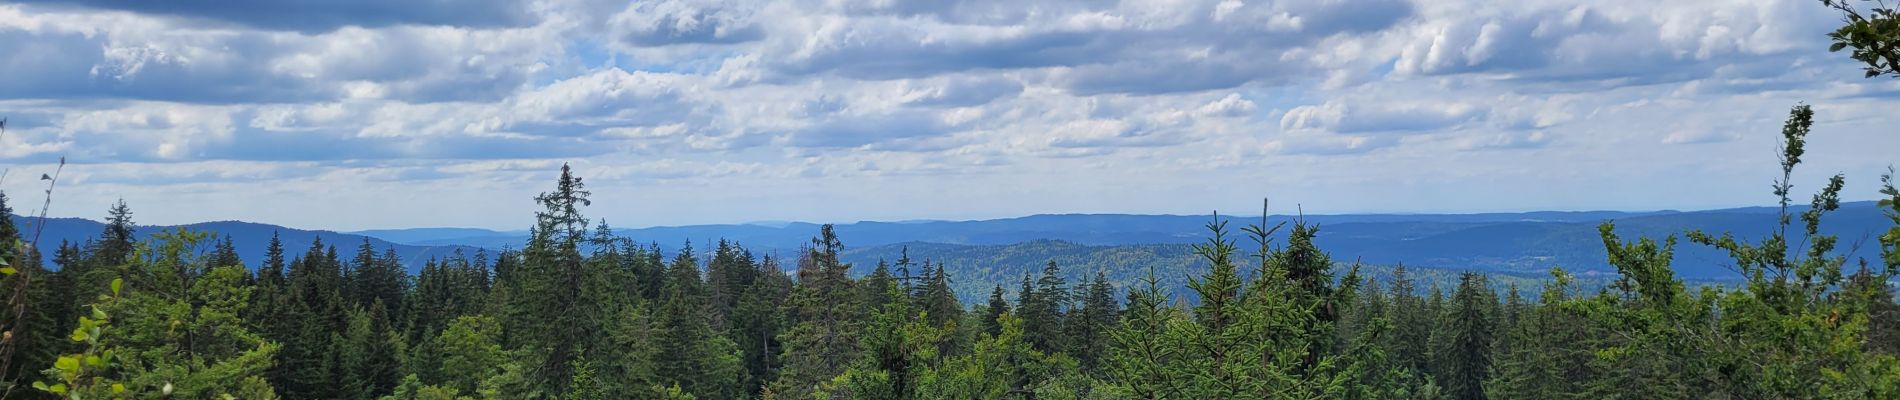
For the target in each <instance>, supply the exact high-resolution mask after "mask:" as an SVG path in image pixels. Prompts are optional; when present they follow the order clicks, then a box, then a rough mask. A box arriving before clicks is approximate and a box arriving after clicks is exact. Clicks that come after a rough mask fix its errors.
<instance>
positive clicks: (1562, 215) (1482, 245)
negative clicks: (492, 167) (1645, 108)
mask: <svg viewBox="0 0 1900 400" xmlns="http://www.w3.org/2000/svg"><path fill="white" fill-rule="evenodd" d="M1775 211H1776V209H1775V208H1772V207H1747V208H1734V209H1721V210H1704V211H1652V212H1621V211H1581V212H1552V211H1543V212H1524V213H1485V214H1346V215H1308V216H1305V217H1304V218H1305V220H1306V221H1307V222H1308V223H1312V224H1318V225H1319V226H1320V234H1319V238H1318V242H1319V245H1320V246H1321V247H1322V248H1324V249H1326V250H1327V251H1328V252H1329V253H1331V254H1333V255H1334V257H1335V258H1338V259H1340V260H1341V261H1353V260H1358V261H1361V262H1364V263H1367V264H1377V265H1390V264H1396V263H1405V264H1407V265H1414V266H1419V267H1431V268H1450V269H1472V270H1483V271H1494V272H1503V273H1517V274H1536V273H1540V272H1541V271H1544V270H1546V269H1548V268H1550V267H1553V266H1562V267H1565V268H1567V269H1570V270H1573V271H1578V272H1580V273H1591V272H1593V271H1594V272H1596V273H1607V272H1610V271H1611V269H1610V267H1609V265H1607V263H1606V262H1605V261H1604V258H1605V256H1604V252H1603V243H1602V240H1601V239H1600V238H1598V236H1597V225H1598V224H1600V223H1601V222H1603V221H1605V220H1614V221H1615V222H1616V223H1617V226H1618V231H1619V232H1620V233H1621V235H1622V236H1623V237H1624V238H1625V239H1634V238H1637V237H1641V236H1648V237H1654V238H1661V237H1664V236H1667V235H1671V234H1675V235H1678V236H1680V235H1681V234H1682V233H1684V232H1687V231H1689V230H1691V229H1703V230H1707V231H1711V232H1725V231H1726V232H1734V233H1735V234H1736V235H1737V236H1738V237H1740V238H1743V239H1748V240H1754V239H1760V238H1763V237H1766V236H1767V235H1768V234H1770V233H1771V231H1770V230H1771V229H1773V226H1774V225H1773V224H1774V220H1775ZM1797 211H1798V210H1797ZM15 218H16V221H17V222H19V223H20V224H21V226H28V224H29V223H31V222H32V221H30V220H31V219H29V218H20V217H17V216H16V217H15ZM1221 218H1222V219H1227V220H1230V221H1232V223H1233V225H1234V226H1233V227H1234V228H1236V229H1237V228H1238V227H1239V225H1243V224H1249V223H1255V222H1257V221H1259V218H1260V217H1258V216H1234V217H1229V216H1222V217H1221ZM1293 218H1295V217H1291V216H1285V215H1274V216H1271V217H1269V219H1268V221H1269V222H1270V223H1279V222H1283V221H1289V220H1291V219H1293ZM1210 220H1212V217H1211V216H1207V215H1132V214H1049V215H1032V216H1026V217H1018V218H1004V219H992V220H977V221H905V222H869V221H867V222H857V223H849V224H839V225H837V231H838V234H839V235H840V237H842V238H843V240H844V243H845V245H846V247H847V248H848V250H849V251H850V254H849V256H850V257H849V259H850V260H853V261H858V262H859V263H860V264H864V265H860V266H859V267H860V269H866V268H868V267H869V265H868V264H869V263H874V262H875V261H876V260H877V259H880V258H882V259H891V260H894V259H896V258H897V255H898V252H899V251H900V250H902V249H903V248H904V247H906V246H908V247H910V248H911V249H912V250H913V257H915V256H917V255H918V254H917V252H918V251H920V250H925V249H928V252H929V253H931V254H932V255H935V256H938V257H940V258H939V259H938V260H939V261H948V262H951V264H952V265H953V267H954V268H955V269H966V268H981V269H983V271H984V272H982V273H979V274H978V275H985V276H989V275H994V276H999V277H1000V276H1003V275H1006V274H1005V273H1007V274H1017V273H1018V272H1020V271H1028V270H1032V269H1035V268H1040V266H1041V264H1042V263H1043V262H1045V261H1047V260H1049V259H1057V258H1062V259H1069V260H1077V261H1079V260H1085V259H1086V260H1096V261H1099V262H1101V263H1106V265H1109V266H1114V267H1117V268H1121V267H1132V264H1126V263H1125V262H1122V261H1115V262H1110V261H1113V260H1125V261H1136V260H1141V259H1143V257H1141V256H1138V255H1140V254H1144V253H1143V252H1144V251H1145V252H1147V253H1152V254H1157V255H1160V256H1161V257H1160V259H1168V260H1183V259H1185V258H1183V257H1180V255H1182V254H1185V253H1183V251H1184V250H1183V249H1185V248H1186V246H1187V245H1188V244H1191V243H1196V242H1200V241H1202V240H1205V239H1206V237H1207V230H1206V229H1205V228H1204V227H1203V225H1204V224H1206V223H1207V222H1208V221H1210ZM1888 224H1889V222H1888V221H1887V219H1886V218H1884V217H1882V216H1881V215H1880V210H1879V209H1878V208H1877V207H1876V206H1875V204H1874V203H1873V202H1850V203H1844V204H1842V207H1841V210H1840V211H1839V212H1836V213H1833V214H1830V215H1829V216H1828V217H1827V218H1826V219H1825V220H1823V223H1822V231H1823V232H1824V233H1827V234H1833V235H1837V236H1839V237H1840V238H1841V248H1842V251H1843V252H1844V253H1845V254H1847V255H1848V256H1849V259H1850V262H1853V261H1855V260H1857V259H1859V258H1868V259H1873V258H1875V257H1876V256H1877V253H1878V251H1879V249H1878V246H1876V245H1875V244H1873V242H1872V238H1873V237H1875V236H1876V235H1877V234H1878V232H1879V231H1881V230H1883V229H1885V228H1886V227H1887V225H1888ZM186 226H187V227H189V228H192V229H200V230H211V231H215V232H218V233H219V234H220V235H230V236H231V237H232V238H233V240H234V242H235V243H236V245H237V247H238V251H239V254H240V256H242V257H243V258H244V260H245V261H246V262H247V263H252V264H255V263H256V262H257V261H259V260H261V259H262V257H263V253H264V246H265V243H267V242H268V240H269V238H270V235H271V233H272V232H280V233H281V234H282V235H283V240H284V243H285V247H286V248H287V249H288V251H289V252H290V253H292V254H300V253H301V252H302V251H303V250H304V249H306V248H308V246H309V244H310V241H311V240H312V239H315V238H317V237H322V238H323V240H324V242H325V243H326V244H331V245H335V246H337V247H338V249H339V251H342V252H344V253H346V254H347V253H349V252H352V251H354V249H355V248H356V246H358V245H359V244H361V242H362V241H363V240H365V238H367V239H368V240H369V241H370V243H371V245H372V246H374V247H375V248H377V249H378V250H379V251H380V250H381V249H383V248H394V249H395V250H396V252H397V254H399V255H401V256H402V257H403V260H404V261H405V263H406V264H408V265H409V266H410V267H411V269H412V270H413V269H415V268H419V266H420V265H421V263H422V262H423V261H425V260H427V259H429V258H431V257H443V256H446V255H448V254H450V253H452V252H454V251H456V250H461V251H464V252H471V253H472V252H473V251H475V249H478V248H483V249H489V250H491V251H493V250H498V249H503V248H519V247H520V246H521V245H522V244H523V243H525V242H526V240H527V236H526V233H525V232H521V231H512V232H511V231H494V230H487V229H474V228H415V229H392V230H375V231H360V232H331V231H320V230H302V229H293V228H286V227H281V226H276V225H268V224H258V223H249V222H237V221H219V222H206V223H198V224H191V225H186ZM818 227H819V225H818V224H813V223H805V222H779V223H771V224H726V225H693V226H670V227H650V228H638V229H622V230H619V231H617V233H618V234H621V235H625V236H630V237H633V238H634V239H636V240H638V241H640V242H643V243H657V244H659V245H660V247H661V248H662V249H664V250H666V251H672V249H675V248H678V247H679V246H680V245H681V244H683V243H686V242H687V241H688V240H690V241H692V242H694V243H698V244H701V246H699V247H698V248H699V249H702V250H703V249H707V248H708V246H705V244H706V243H709V242H711V241H715V240H719V239H722V238H723V239H726V240H731V241H734V242H737V243H740V244H742V245H744V246H746V247H747V248H750V249H752V250H753V251H754V253H755V254H773V253H778V254H781V255H786V256H789V255H792V254H796V251H797V249H798V248H799V247H800V246H802V245H804V244H806V243H808V242H809V241H810V239H811V237H812V236H813V235H815V234H816V233H817V232H818ZM169 228H171V227H146V228H141V229H140V234H141V235H149V234H150V233H151V232H154V231H155V230H158V229H169ZM102 229H103V225H101V224H100V223H99V222H96V221H91V220H85V219H77V218H56V219H51V220H49V221H48V223H47V226H46V230H45V233H44V236H45V237H44V238H43V239H42V240H41V247H42V248H43V249H45V250H46V252H47V253H48V254H50V253H51V250H52V249H54V248H55V247H56V246H57V245H58V244H59V242H60V241H62V240H66V241H75V242H77V241H83V240H86V239H88V238H92V237H96V236H97V235H98V234H99V232H100V231H101V230H102ZM29 231H30V229H29ZM1800 239H1801V238H1794V240H1796V241H1797V243H1798V241H1799V240H1800ZM982 251H1002V252H1006V253H1007V254H1005V255H1002V256H984V257H976V256H975V255H976V254H980V253H981V252H982ZM1118 254H1119V255H1120V256H1117V255H1118ZM1117 257H1119V258H1117ZM1038 260H1040V261H1038ZM1190 261H1191V260H1190ZM999 264H1007V265H999ZM1124 264H1126V265H1124ZM1162 264H1166V265H1162V266H1161V267H1168V266H1170V265H1174V264H1176V263H1174V262H1172V261H1171V262H1168V263H1162ZM1676 267H1677V270H1678V271H1679V272H1680V273H1682V274H1683V275H1684V276H1686V277H1692V278H1704V279H1721V278H1724V277H1728V276H1731V275H1732V273H1731V272H1730V267H1729V265H1728V264H1727V257H1726V255H1725V254H1723V253H1722V252H1720V251H1716V250H1714V249H1710V248H1707V247H1705V246H1700V245H1695V244H1691V243H1687V242H1686V241H1684V242H1683V243H1681V244H1679V245H1678V246H1677V263H1676ZM991 270H994V272H990V271H991Z"/></svg>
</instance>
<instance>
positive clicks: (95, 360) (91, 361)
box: [86, 356, 106, 367]
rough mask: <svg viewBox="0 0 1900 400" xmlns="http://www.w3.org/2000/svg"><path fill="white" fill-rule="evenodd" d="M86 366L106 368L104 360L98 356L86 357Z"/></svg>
mask: <svg viewBox="0 0 1900 400" xmlns="http://www.w3.org/2000/svg"><path fill="white" fill-rule="evenodd" d="M86 365H91V366H94V367H104V366H106V360H105V359H102V358H99V356H86Z"/></svg>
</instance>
